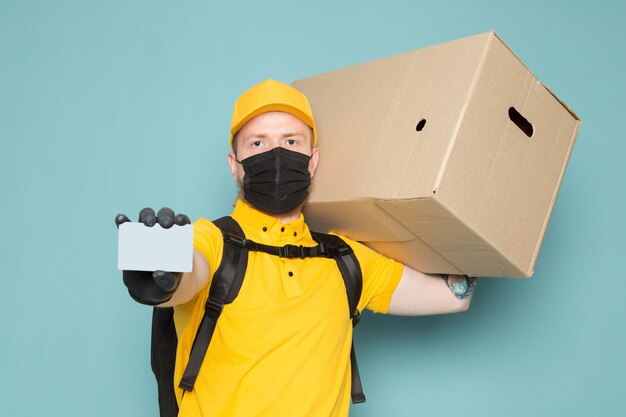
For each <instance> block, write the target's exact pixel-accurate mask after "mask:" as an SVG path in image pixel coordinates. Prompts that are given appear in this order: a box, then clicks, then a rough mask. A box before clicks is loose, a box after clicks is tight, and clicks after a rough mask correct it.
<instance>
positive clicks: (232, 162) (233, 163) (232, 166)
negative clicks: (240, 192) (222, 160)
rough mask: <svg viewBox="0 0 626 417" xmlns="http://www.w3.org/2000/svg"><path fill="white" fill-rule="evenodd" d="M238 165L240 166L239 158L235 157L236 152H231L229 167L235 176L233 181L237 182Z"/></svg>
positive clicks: (229, 154)
mask: <svg viewBox="0 0 626 417" xmlns="http://www.w3.org/2000/svg"><path fill="white" fill-rule="evenodd" d="M237 164H239V162H237V157H236V156H235V152H232V151H231V152H229V153H228V165H229V166H230V174H231V175H232V176H233V179H234V180H235V182H237V181H238V179H237Z"/></svg>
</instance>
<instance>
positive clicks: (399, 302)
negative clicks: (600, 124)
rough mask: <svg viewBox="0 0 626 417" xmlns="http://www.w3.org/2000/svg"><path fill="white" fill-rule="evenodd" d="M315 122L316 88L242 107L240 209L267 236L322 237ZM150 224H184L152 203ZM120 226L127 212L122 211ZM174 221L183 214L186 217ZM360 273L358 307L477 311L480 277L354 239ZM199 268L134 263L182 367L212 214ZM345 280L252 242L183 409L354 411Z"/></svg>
mask: <svg viewBox="0 0 626 417" xmlns="http://www.w3.org/2000/svg"><path fill="white" fill-rule="evenodd" d="M316 139H317V132H316V130H315V123H314V120H313V114H312V111H311V108H310V106H309V103H308V101H307V99H306V97H305V96H304V95H303V94H302V93H300V92H299V91H297V90H295V89H293V88H292V87H290V86H288V85H286V84H283V83H280V82H278V81H274V80H267V81H264V82H262V83H261V84H258V85H256V86H254V87H252V88H251V89H250V90H248V91H246V92H245V93H244V94H242V95H241V96H240V97H239V99H238V100H237V103H236V105H235V110H234V113H233V120H232V125H231V146H232V149H233V151H232V152H230V153H229V155H228V163H229V165H230V170H231V174H232V176H233V179H234V180H235V181H236V182H237V184H238V185H239V187H240V193H239V198H238V200H237V202H236V205H235V209H234V211H233V213H232V217H233V218H234V219H235V220H236V221H237V222H238V223H239V225H240V226H241V228H242V229H243V231H244V233H245V236H246V238H247V239H250V240H253V241H255V242H257V243H261V244H265V245H272V246H278V247H282V246H284V245H295V246H307V247H314V246H316V245H317V243H316V242H315V241H314V240H313V238H312V236H311V233H310V231H309V229H308V227H307V225H306V222H305V220H304V217H303V215H302V213H301V209H302V206H303V204H304V201H305V198H306V196H307V188H308V186H309V183H310V180H311V179H312V178H313V177H314V175H315V171H316V169H317V166H318V163H319V160H320V157H321V156H320V152H319V149H318V148H317V147H316ZM140 217H141V219H140V220H141V221H144V223H146V224H147V225H150V224H154V223H155V222H156V221H158V222H159V223H160V224H162V225H164V226H165V227H169V226H171V225H172V223H174V220H173V218H174V216H173V212H171V210H161V211H160V212H159V215H158V216H155V215H154V212H153V211H151V210H146V209H144V210H143V211H142V215H141V216H140ZM116 221H117V223H118V224H119V223H120V222H122V221H127V218H125V217H123V218H120V217H119V216H118V219H117V220H116ZM175 222H176V223H178V224H181V223H184V222H185V219H184V216H180V215H179V216H177V217H176V221H175ZM342 239H343V240H344V241H345V242H346V243H348V245H349V246H350V247H351V248H352V250H353V251H354V254H355V255H356V258H357V259H358V262H359V265H360V268H361V271H362V279H363V286H362V293H361V298H360V300H359V302H358V306H357V308H358V311H362V310H363V308H369V309H370V310H373V311H375V312H378V313H389V314H397V315H427V314H441V313H452V312H461V311H465V310H467V308H468V307H469V304H470V300H471V294H472V292H473V289H474V286H475V279H474V278H470V277H465V276H443V279H442V277H441V276H431V275H426V274H423V273H420V272H418V271H416V270H414V269H411V268H409V267H407V266H405V265H402V264H400V263H398V262H396V261H394V260H391V259H388V258H386V257H384V256H382V255H380V254H378V253H376V252H374V251H373V250H371V249H369V248H367V247H365V246H363V245H361V244H359V243H357V242H354V241H352V240H350V239H348V238H346V237H342ZM194 248H195V249H194V257H193V271H192V272H190V273H185V274H180V273H168V272H163V271H155V272H154V274H148V275H146V274H144V275H141V276H139V275H137V274H133V273H132V271H125V273H124V282H125V284H126V285H127V286H128V288H129V292H130V293H131V296H133V298H134V299H136V300H137V301H139V302H142V303H145V304H151V305H157V306H159V307H167V306H174V311H175V314H174V321H175V324H176V333H177V335H178V348H177V357H176V369H175V375H174V380H175V381H174V385H175V386H177V385H178V382H179V381H180V380H181V378H182V376H183V372H184V370H185V367H186V365H187V361H188V360H189V354H190V350H191V346H192V344H193V342H194V338H195V336H196V332H197V331H198V327H199V326H200V322H201V320H202V317H203V315H204V313H205V303H206V300H207V297H208V293H209V287H210V283H211V280H212V277H213V273H214V272H215V270H216V269H217V267H218V266H219V265H220V261H221V256H222V252H223V248H224V240H223V237H222V234H221V232H220V230H219V229H218V228H217V227H216V226H215V225H214V224H213V223H212V222H210V221H208V220H205V219H199V220H198V221H196V222H195V223H194ZM346 309H347V300H346V288H345V286H344V283H343V281H342V276H341V273H340V271H339V269H338V267H337V264H336V262H335V261H334V260H333V259H332V258H331V259H328V258H295V259H294V258H281V257H279V256H275V255H270V254H268V253H263V252H250V253H249V258H248V263H247V268H246V275H245V279H244V281H243V285H242V287H241V290H240V292H239V294H238V296H237V298H236V299H235V301H234V302H233V303H232V304H228V305H226V306H225V307H224V309H223V311H222V314H221V316H220V317H219V320H218V321H217V326H216V329H215V332H214V334H213V338H212V340H211V343H210V346H209V349H208V351H207V354H206V356H205V357H204V360H203V362H202V367H201V369H200V372H199V374H198V377H197V380H196V381H195V385H194V387H193V390H191V391H183V390H182V389H180V388H176V398H177V402H178V405H179V407H180V412H179V415H180V416H231V417H232V416H262V415H263V416H265V415H267V416H329V417H330V416H347V415H348V408H349V402H350V389H351V379H350V377H351V374H350V370H351V364H350V352H351V345H352V323H351V320H350V317H349V315H348V314H346Z"/></svg>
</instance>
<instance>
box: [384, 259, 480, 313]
mask: <svg viewBox="0 0 626 417" xmlns="http://www.w3.org/2000/svg"><path fill="white" fill-rule="evenodd" d="M475 287H476V278H474V277H466V276H465V275H443V276H442V275H429V274H424V273H422V272H419V271H416V270H415V269H412V268H410V267H408V266H406V265H404V270H403V272H402V277H401V278H400V283H399V284H398V287H397V288H396V290H395V291H394V293H393V295H392V297H391V304H390V305H389V310H388V313H389V314H395V315H399V316H425V315H430V314H445V313H459V312H463V311H466V310H467V309H468V308H469V305H470V302H471V299H472V294H473V292H474V288H475Z"/></svg>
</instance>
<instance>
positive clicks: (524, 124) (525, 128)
mask: <svg viewBox="0 0 626 417" xmlns="http://www.w3.org/2000/svg"><path fill="white" fill-rule="evenodd" d="M509 119H511V121H512V122H513V123H515V126H517V127H519V128H520V130H521V131H522V132H524V133H525V134H526V136H528V137H529V138H530V137H532V135H533V133H534V130H533V125H531V124H530V122H529V121H528V120H526V118H525V117H524V116H522V115H521V114H520V112H518V111H517V110H516V109H515V107H509Z"/></svg>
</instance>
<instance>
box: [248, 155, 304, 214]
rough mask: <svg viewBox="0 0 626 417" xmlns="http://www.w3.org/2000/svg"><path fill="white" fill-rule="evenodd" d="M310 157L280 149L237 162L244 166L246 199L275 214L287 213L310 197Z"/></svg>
mask: <svg viewBox="0 0 626 417" xmlns="http://www.w3.org/2000/svg"><path fill="white" fill-rule="evenodd" d="M310 159H311V157H310V156H308V155H304V154H302V153H299V152H294V151H290V150H288V149H285V148H281V147H277V148H274V149H272V150H269V151H267V152H263V153H260V154H258V155H253V156H250V157H248V158H246V159H244V160H243V161H241V162H240V161H237V162H239V163H240V164H241V165H242V166H243V171H244V177H243V190H244V197H245V199H246V200H247V201H248V202H249V203H250V204H252V205H253V206H255V207H257V208H259V209H261V210H263V211H265V212H267V213H272V214H282V213H287V212H288V211H291V210H293V209H295V208H296V207H298V206H299V205H300V204H301V203H302V202H303V201H304V199H305V198H306V196H307V195H308V194H309V192H308V188H309V185H310V184H311V173H310V172H309V160H310Z"/></svg>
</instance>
